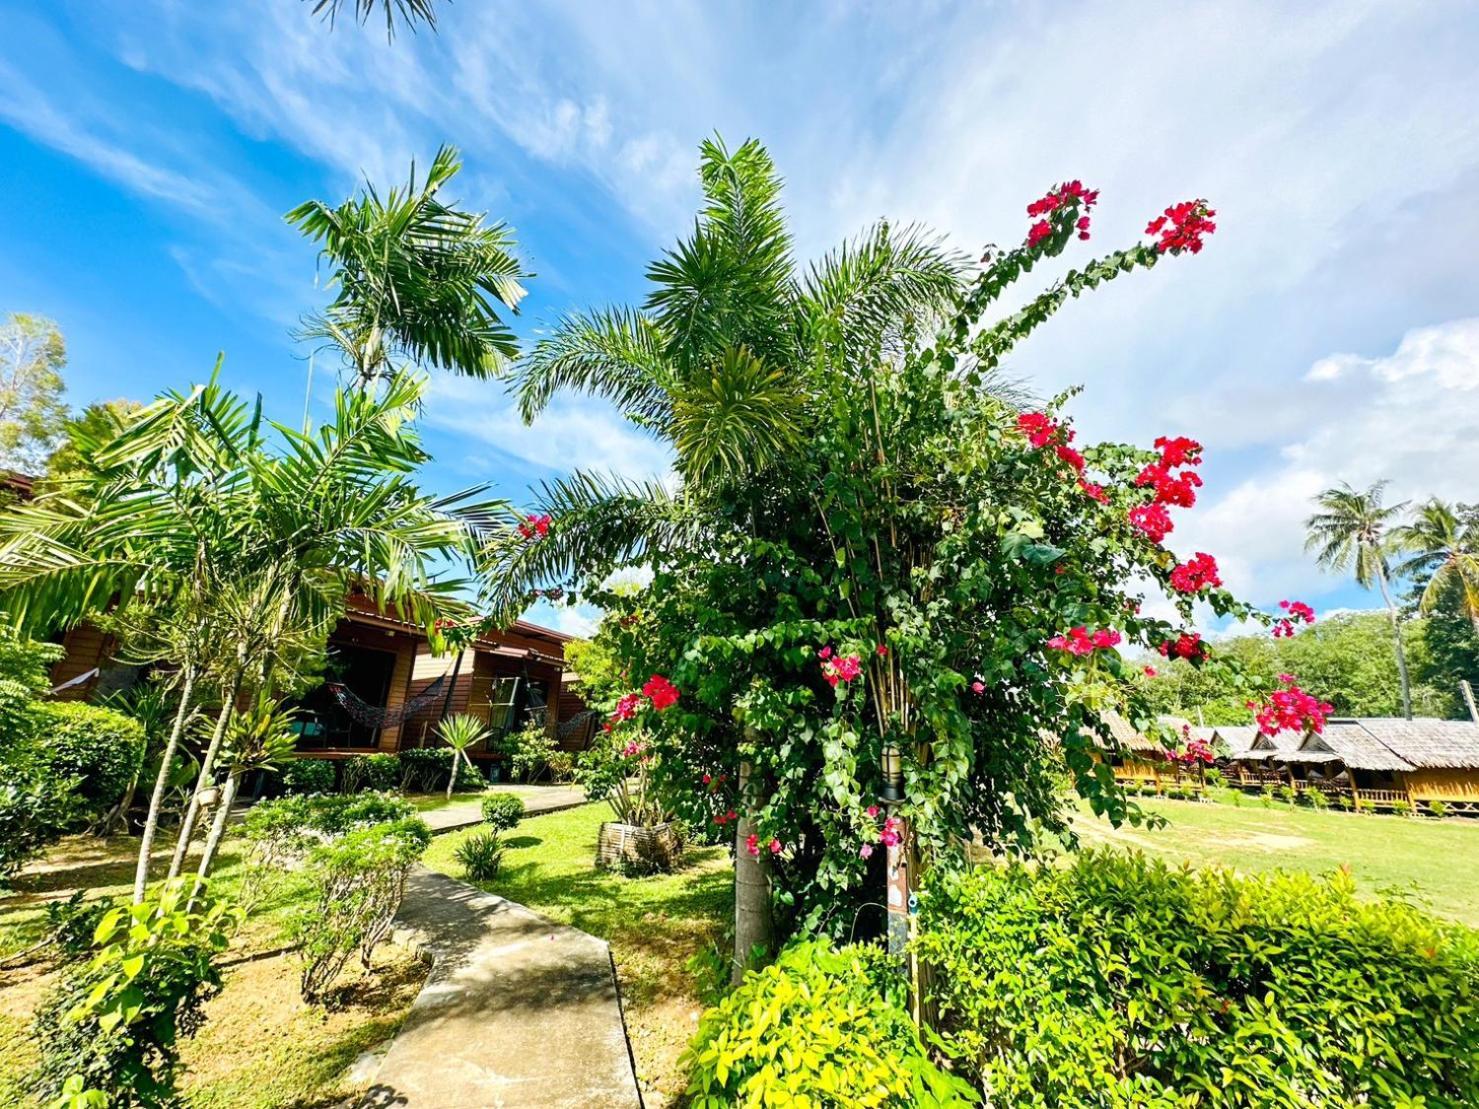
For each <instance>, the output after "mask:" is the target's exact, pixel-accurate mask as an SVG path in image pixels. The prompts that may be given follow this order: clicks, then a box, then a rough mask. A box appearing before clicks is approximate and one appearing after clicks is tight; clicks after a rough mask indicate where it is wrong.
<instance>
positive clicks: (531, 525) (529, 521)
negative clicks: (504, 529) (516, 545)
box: [518, 515, 550, 539]
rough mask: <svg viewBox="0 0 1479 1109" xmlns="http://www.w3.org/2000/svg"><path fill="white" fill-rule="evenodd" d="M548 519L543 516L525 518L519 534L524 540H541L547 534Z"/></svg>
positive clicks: (520, 525)
mask: <svg viewBox="0 0 1479 1109" xmlns="http://www.w3.org/2000/svg"><path fill="white" fill-rule="evenodd" d="M549 526H550V518H549V517H548V516H545V515H539V516H525V517H524V520H523V522H522V523H521V524H519V529H518V530H519V534H520V535H521V536H523V537H524V538H525V539H543V538H544V537H545V536H546V535H548V534H549Z"/></svg>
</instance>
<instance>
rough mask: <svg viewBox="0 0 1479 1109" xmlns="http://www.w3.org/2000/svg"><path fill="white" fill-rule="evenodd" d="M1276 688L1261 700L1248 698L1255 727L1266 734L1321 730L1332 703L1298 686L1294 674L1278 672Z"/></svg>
mask: <svg viewBox="0 0 1479 1109" xmlns="http://www.w3.org/2000/svg"><path fill="white" fill-rule="evenodd" d="M1279 684H1280V685H1282V686H1283V687H1284V688H1283V689H1276V690H1274V691H1273V692H1272V693H1270V694H1269V695H1268V697H1267V698H1266V699H1265V700H1264V701H1263V702H1262V703H1259V702H1255V701H1249V702H1248V707H1249V708H1250V709H1252V710H1253V715H1254V719H1256V720H1257V721H1258V728H1259V730H1260V731H1262V732H1263V733H1264V734H1265V735H1270V736H1274V735H1278V734H1279V733H1280V732H1322V731H1324V730H1325V721H1326V719H1327V718H1328V717H1329V715H1330V713H1331V712H1333V711H1334V706H1332V705H1329V704H1326V703H1325V702H1324V701H1321V700H1320V699H1319V698H1318V697H1315V696H1312V695H1311V694H1309V693H1306V692H1305V691H1304V690H1302V689H1300V688H1299V686H1298V684H1297V683H1296V682H1295V679H1294V675H1293V674H1280V675H1279Z"/></svg>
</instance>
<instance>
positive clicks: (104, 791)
mask: <svg viewBox="0 0 1479 1109" xmlns="http://www.w3.org/2000/svg"><path fill="white" fill-rule="evenodd" d="M31 712H32V714H33V715H34V717H35V727H36V760H37V765H38V766H40V767H43V768H44V770H45V772H46V773H47V774H49V775H51V777H53V778H54V779H57V780H65V779H68V778H75V779H77V796H78V799H79V802H80V815H82V816H84V817H88V818H91V817H96V816H101V815H102V814H103V813H105V812H107V811H108V810H109V809H111V808H112V807H113V806H114V805H116V804H118V802H119V801H120V800H121V799H122V797H123V794H124V791H125V790H127V789H128V787H129V784H130V783H131V782H132V781H133V778H134V775H135V774H136V773H137V772H138V769H139V763H140V761H141V760H142V759H143V757H144V727H143V725H142V724H140V723H139V722H138V721H137V720H134V719H133V718H132V717H129V716H124V715H123V713H121V712H116V711H114V710H113V709H107V708H102V707H101V706H99V705H87V704H83V703H82V702H80V701H56V702H42V703H38V704H36V705H34V706H32V709H31Z"/></svg>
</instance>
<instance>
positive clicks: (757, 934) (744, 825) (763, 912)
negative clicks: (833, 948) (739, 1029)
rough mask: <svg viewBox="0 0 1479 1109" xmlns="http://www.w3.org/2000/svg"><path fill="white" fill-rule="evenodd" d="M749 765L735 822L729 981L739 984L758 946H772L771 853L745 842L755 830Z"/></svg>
mask: <svg viewBox="0 0 1479 1109" xmlns="http://www.w3.org/2000/svg"><path fill="white" fill-rule="evenodd" d="M750 774H751V768H750V764H749V763H748V762H742V763H740V769H739V799H740V806H739V808H740V817H739V819H738V820H736V821H735V824H734V967H733V971H732V973H731V975H730V981H732V982H734V983H735V984H738V983H739V981H740V979H741V978H743V977H744V974H745V971H746V970H747V969H748V968H749V965H750V955H751V952H753V951H754V950H755V949H756V948H757V947H758V948H760V949H761V950H762V951H763V952H765V953H766V954H769V953H770V952H771V951H772V950H773V949H774V945H775V919H774V917H773V916H772V915H771V903H770V853H769V852H768V851H764V850H762V851H761V852H760V853H759V854H758V855H751V854H750V852H749V849H748V848H747V846H746V841H747V840H748V839H749V838H750V835H751V834H752V833H753V832H754V831H755V822H754V821H753V820H751V819H750V817H749V815H748V814H749V812H750V808H751V805H750V798H749V795H750V792H751V783H750Z"/></svg>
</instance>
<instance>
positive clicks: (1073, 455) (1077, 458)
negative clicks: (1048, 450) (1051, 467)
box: [1053, 443, 1085, 474]
mask: <svg viewBox="0 0 1479 1109" xmlns="http://www.w3.org/2000/svg"><path fill="white" fill-rule="evenodd" d="M1053 449H1054V450H1055V451H1056V452H1057V454H1058V457H1059V458H1061V459H1062V460H1063V461H1064V462H1067V463H1068V464H1069V465H1070V466H1072V467H1073V468H1074V470H1075V471H1077V472H1078V473H1080V474H1081V473H1083V472H1084V465H1085V463H1084V456H1083V455H1082V454H1081V453H1079V452H1078V451H1076V450H1074V449H1073V448H1072V447H1070V446H1069V445H1068V444H1066V443H1059V444H1058V445H1057V446H1056V447H1054V448H1053Z"/></svg>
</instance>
